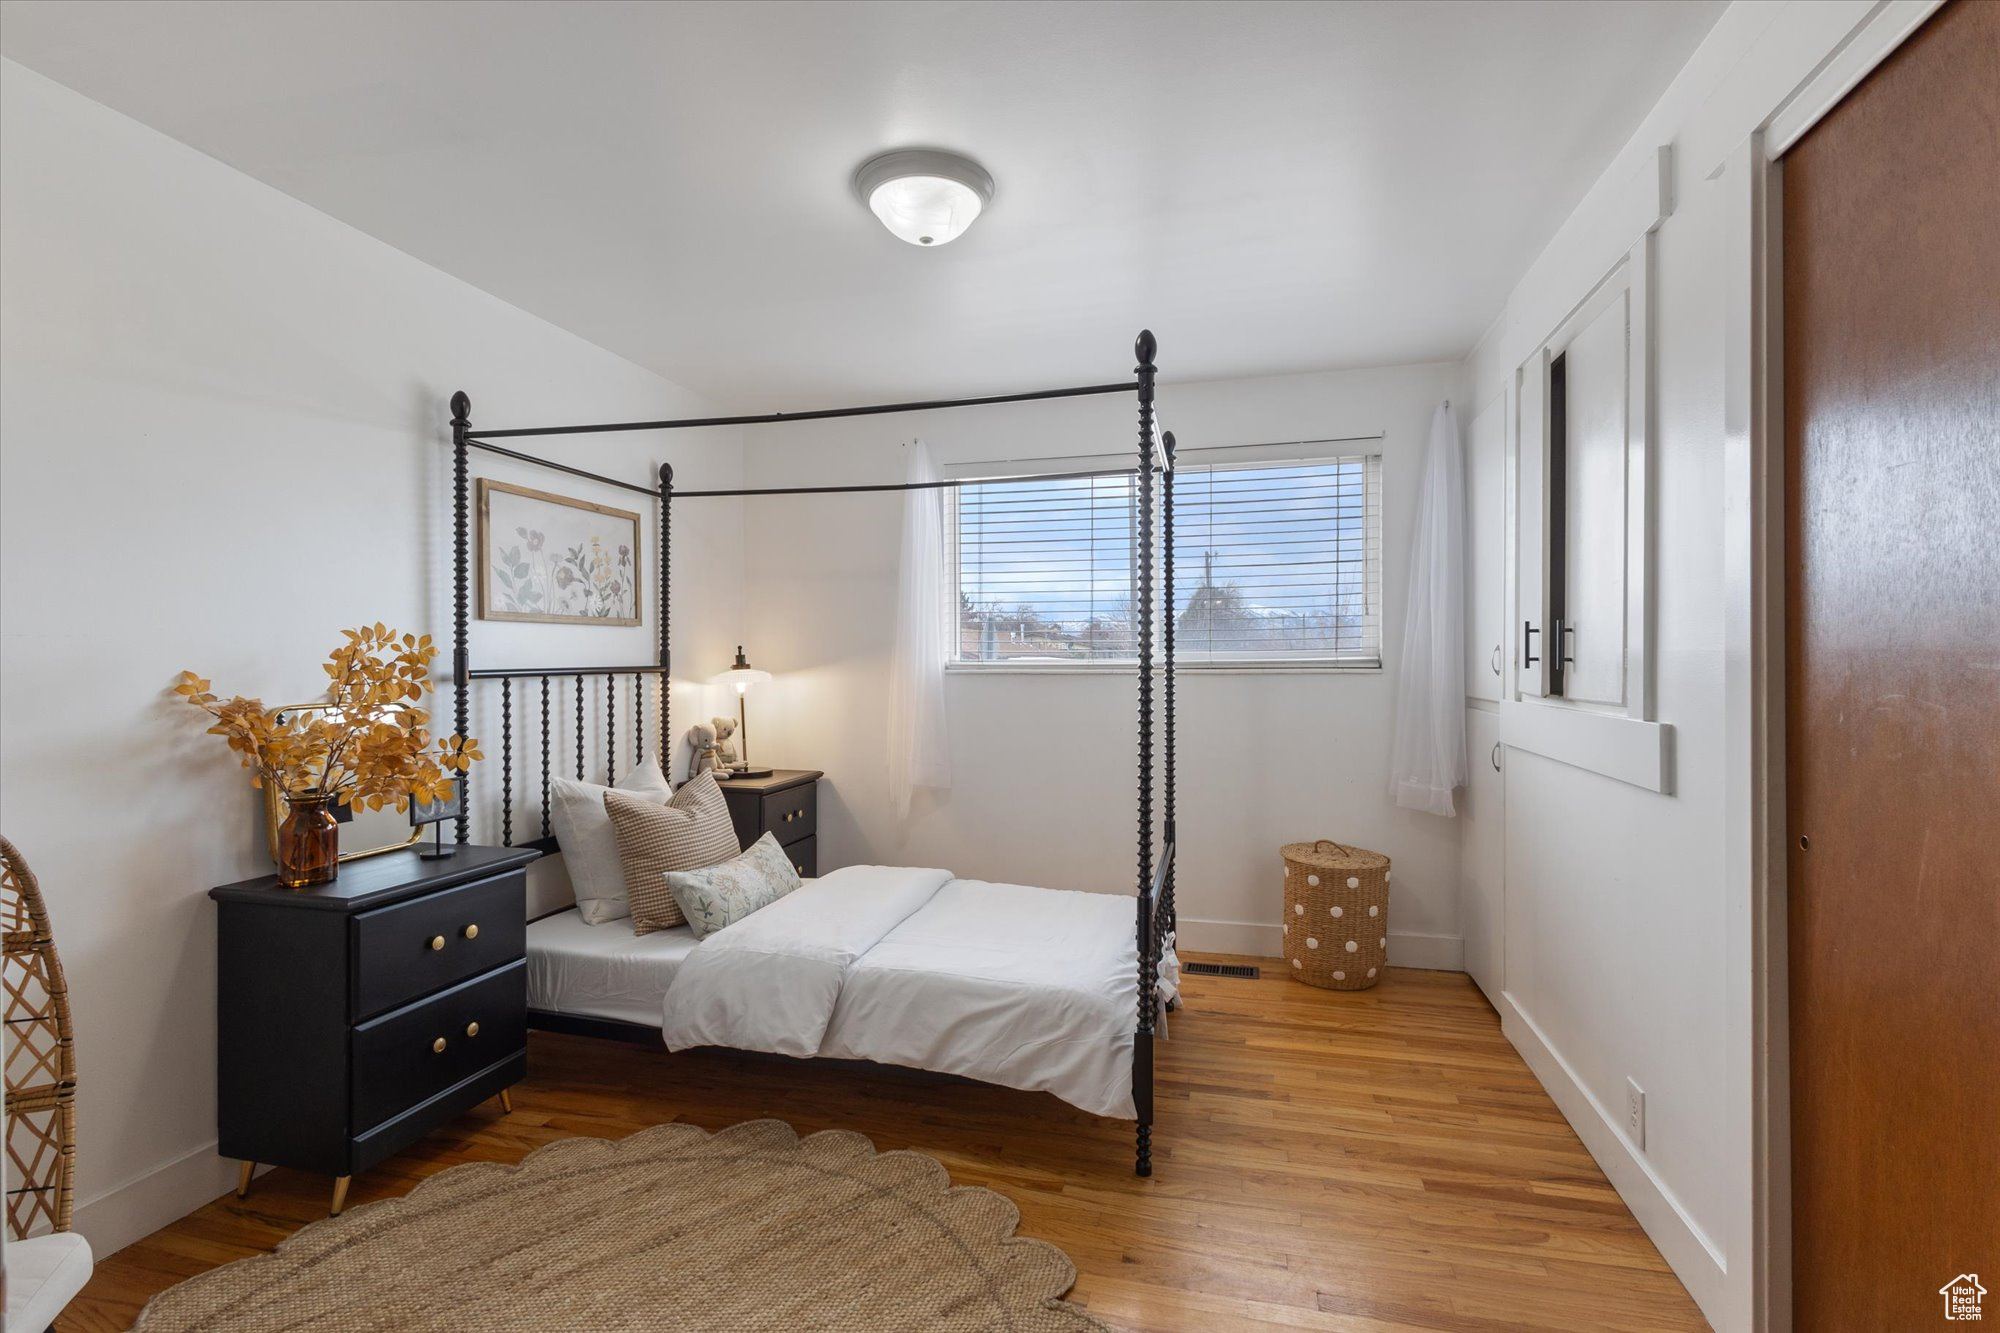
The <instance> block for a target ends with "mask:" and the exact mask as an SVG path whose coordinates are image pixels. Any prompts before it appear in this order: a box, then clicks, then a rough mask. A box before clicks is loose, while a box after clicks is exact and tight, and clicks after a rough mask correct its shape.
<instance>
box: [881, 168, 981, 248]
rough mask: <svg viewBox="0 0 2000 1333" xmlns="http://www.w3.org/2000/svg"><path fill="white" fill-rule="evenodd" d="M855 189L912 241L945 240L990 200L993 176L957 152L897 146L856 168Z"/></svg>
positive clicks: (885, 221)
mask: <svg viewBox="0 0 2000 1333" xmlns="http://www.w3.org/2000/svg"><path fill="white" fill-rule="evenodd" d="M854 192H855V193H856V194H858V195H860V196H861V202H862V203H864V204H866V205H868V209H869V211H870V212H872V213H873V214H874V215H875V216H876V217H878V218H880V219H881V221H882V225H883V226H885V227H887V228H888V229H889V230H890V231H892V232H894V233H895V234H896V235H897V236H898V237H900V238H901V239H903V240H905V241H908V242H909V243H910V244H911V245H931V246H936V245H948V244H950V243H951V242H952V241H955V240H957V239H958V238H959V237H960V236H963V235H964V234H965V229H966V228H967V227H970V226H971V225H972V223H973V219H975V218H977V217H978V216H979V214H980V211H981V210H982V209H984V208H985V207H986V205H988V204H990V203H992V202H993V177H991V176H989V175H988V174H987V173H986V168H984V167H982V166H980V165H979V164H978V163H977V162H974V161H973V160H972V159H971V158H969V157H963V156H961V155H960V154H958V153H947V152H943V151H941V150H938V149H933V148H899V149H896V150H895V151H894V152H889V153H882V154H879V155H877V156H875V157H871V158H869V159H868V160H867V161H866V162H863V163H862V164H861V165H860V166H859V167H858V168H856V170H855V172H854Z"/></svg>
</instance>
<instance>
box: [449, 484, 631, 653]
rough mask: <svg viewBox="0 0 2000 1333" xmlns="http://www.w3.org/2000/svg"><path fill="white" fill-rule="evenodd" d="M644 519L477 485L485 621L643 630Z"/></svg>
mask: <svg viewBox="0 0 2000 1333" xmlns="http://www.w3.org/2000/svg"><path fill="white" fill-rule="evenodd" d="M639 535H640V532H639V516H638V515H637V514H635V513H633V512H632V511H630V510H628V509H614V508H612V507H611V506H610V505H601V504H593V503H591V502H590V501H588V500H578V499H576V498H574V497H572V496H567V495H556V494H554V493H552V492H549V491H538V490H533V489H531V488H529V487H526V486H515V485H512V484H510V483H508V482H504V481H494V480H492V479H491V478H487V477H482V478H480V480H479V530H478V533H477V535H476V538H475V540H476V541H477V543H478V546H479V618H480V619H481V620H516V621H529V622H532V623H535V624H543V625H637V624H640V623H641V617H640V615H639V551H640V547H641V542H640V540H639Z"/></svg>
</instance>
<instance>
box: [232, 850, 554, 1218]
mask: <svg viewBox="0 0 2000 1333" xmlns="http://www.w3.org/2000/svg"><path fill="white" fill-rule="evenodd" d="M537 855H538V853H536V852H533V851H526V850H523V849H521V848H518V847H507V848H503V847H470V846H468V847H460V848H459V849H458V853H457V854H456V855H454V856H449V857H445V858H443V859H440V860H435V861H426V860H423V859H421V858H419V857H418V856H417V854H416V853H415V852H413V851H400V852H389V853H385V854H384V855H381V856H375V857H369V858H366V859H363V860H359V861H350V862H348V863H347V864H345V865H343V866H342V867H341V868H340V877H339V878H338V879H336V880H335V881H334V882H333V883H331V884H323V885H320V886H318V887H316V888H310V889H286V888H281V887H279V885H278V882H277V879H276V877H274V876H266V877H264V878H263V879H252V880H245V881H243V882H242V883H240V884H228V885H224V886H223V887H221V888H217V889H211V890H209V897H211V898H213V899H215V901H216V904H217V908H216V942H217V946H218V947H217V955H218V956H217V963H216V966H217V978H216V981H217V984H216V1036H217V1053H216V1072H217V1110H216V1115H217V1120H218V1126H217V1130H218V1139H219V1144H218V1147H219V1149H220V1151H221V1152H222V1155H223V1156H225V1157H234V1158H238V1159H239V1160H241V1162H242V1163H243V1169H242V1174H241V1176H240V1177H239V1180H238V1188H237V1193H238V1194H239V1195H241V1194H243V1193H245V1192H246V1191H247V1190H248V1189H249V1187H250V1176H251V1172H252V1171H253V1170H254V1168H255V1167H256V1164H257V1163H259V1162H265V1163H269V1164H272V1165H275V1166H289V1167H296V1168H298V1169H300V1170H304V1171H320V1172H324V1173H326V1174H327V1175H330V1176H333V1177H334V1178H335V1179H334V1187H333V1211H334V1212H336V1213H338V1212H339V1211H340V1209H341V1206H342V1205H343V1204H344V1203H345V1202H346V1199H347V1184H348V1180H349V1178H350V1177H352V1176H354V1175H355V1174H356V1173H357V1172H361V1171H365V1170H367V1169H368V1168H369V1167H370V1166H373V1165H374V1164H375V1163H377V1162H379V1161H381V1160H382V1159H383V1158H385V1157H387V1156H389V1155H390V1154H391V1153H394V1152H396V1151H398V1150H400V1149H402V1148H404V1147H407V1146H408V1145H409V1144H411V1143H413V1142H415V1141H416V1140H417V1139H419V1138H421V1137H423V1136H424V1135H425V1134H427V1133H429V1132H430V1131H431V1130H433V1129H435V1128H437V1126H439V1125H441V1124H443V1123H444V1122H445V1121H447V1120H450V1119H452V1118H453V1117H455V1116H457V1115H460V1114H462V1113H463V1112H465V1111H466V1110H468V1109H470V1108H471V1107H473V1106H476V1105H478V1104H479V1103H480V1102H482V1101H485V1100H486V1099H487V1098H489V1097H495V1096H497V1097H499V1098H500V1099H501V1103H502V1106H503V1108H504V1107H507V1091H506V1090H507V1089H508V1088H509V1087H511V1086H513V1085H514V1084H515V1083H518V1082H519V1081H520V1080H521V1079H522V1077H523V1076H524V1075H525V1074H526V1073H527V1067H528V1050H527V1010H528V991H527V924H526V921H527V873H526V869H525V868H526V866H527V864H528V863H529V862H530V861H532V860H534V859H535V857H536V856H537ZM508 1109H511V1108H508Z"/></svg>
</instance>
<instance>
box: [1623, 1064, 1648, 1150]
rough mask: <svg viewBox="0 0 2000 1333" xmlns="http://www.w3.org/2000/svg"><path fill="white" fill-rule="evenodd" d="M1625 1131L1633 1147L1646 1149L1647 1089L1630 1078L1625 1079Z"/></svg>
mask: <svg viewBox="0 0 2000 1333" xmlns="http://www.w3.org/2000/svg"><path fill="white" fill-rule="evenodd" d="M1625 1133H1626V1135H1627V1136H1629V1137H1630V1138H1631V1140H1632V1146H1633V1147H1635V1148H1637V1149H1638V1150H1639V1151H1640V1152H1644V1151H1645V1150H1646V1090H1645V1089H1644V1088H1642V1087H1640V1086H1639V1085H1638V1084H1637V1083H1635V1082H1633V1081H1632V1080H1631V1079H1629V1078H1628V1079H1626V1080H1625Z"/></svg>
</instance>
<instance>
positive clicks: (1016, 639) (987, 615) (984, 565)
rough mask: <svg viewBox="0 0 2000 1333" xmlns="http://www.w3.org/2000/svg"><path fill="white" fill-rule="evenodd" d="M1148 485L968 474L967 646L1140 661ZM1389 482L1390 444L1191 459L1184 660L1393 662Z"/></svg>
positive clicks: (963, 515) (1021, 658)
mask: <svg viewBox="0 0 2000 1333" xmlns="http://www.w3.org/2000/svg"><path fill="white" fill-rule="evenodd" d="M1136 492H1137V487H1136V485H1135V483H1134V479H1133V478H1132V477H1131V476H1129V475H1122V474H1121V475H1112V476H1101V477H1086V478H1076V479H1068V480H1060V481H1006V480H1000V481H988V482H979V483H968V484H966V485H963V486H961V487H960V488H959V490H958V496H957V506H956V514H957V526H958V540H957V546H956V549H957V559H958V626H959V637H958V660H959V661H961V662H985V663H995V662H1002V663H1015V664H1021V665H1029V664H1045V665H1053V664H1060V663H1090V662H1099V663H1102V662H1111V663H1119V662H1132V661H1134V660H1135V659H1136V658H1137V656H1138V648H1137V639H1136V635H1137V626H1136V624H1135V622H1134V617H1133V609H1132V608H1133V589H1134V587H1135V585H1136V579H1135V577H1134V572H1135V567H1136V554H1137V553H1136V549H1135V547H1136V542H1137V532H1138V523H1137V505H1138V501H1137V494H1136ZM1381 492H1382V482H1381V459H1380V458H1379V457H1377V456H1368V457H1352V458H1327V459H1317V460H1313V461H1310V462H1286V463H1256V464H1244V465H1236V466H1219V465H1217V466H1204V465H1190V464H1188V463H1186V462H1185V461H1183V463H1182V465H1181V467H1180V471H1179V476H1178V480H1177V482H1176V486H1175V491H1174V529H1175V538H1176V540H1175V545H1174V563H1175V580H1174V581H1175V585H1176V586H1175V597H1174V614H1175V616H1176V621H1175V625H1176V630H1175V634H1176V638H1175V651H1176V657H1177V659H1178V661H1179V662H1181V663H1183V664H1185V665H1189V666H1200V665H1203V664H1213V665H1246V664H1249V665H1254V664H1260V663H1262V664H1270V665H1287V664H1299V663H1311V664H1321V665H1340V666H1353V667H1375V666H1379V665H1381V634H1382V629H1381V626H1382V504H1381ZM1156 531H1157V524H1156ZM1162 591H1164V590H1162ZM1156 647H1157V640H1156Z"/></svg>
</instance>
